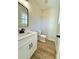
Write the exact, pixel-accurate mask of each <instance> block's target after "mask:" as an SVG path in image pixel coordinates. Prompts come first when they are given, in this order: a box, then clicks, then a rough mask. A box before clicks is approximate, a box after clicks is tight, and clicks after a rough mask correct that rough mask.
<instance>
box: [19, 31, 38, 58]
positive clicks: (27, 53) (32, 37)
mask: <svg viewBox="0 0 79 59" xmlns="http://www.w3.org/2000/svg"><path fill="white" fill-rule="evenodd" d="M36 49H37V33H36V32H33V33H30V34H27V35H24V37H21V39H20V38H19V40H18V59H30V58H31V56H32V55H33V53H34V52H35V51H36Z"/></svg>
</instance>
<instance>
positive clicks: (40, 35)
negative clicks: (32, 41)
mask: <svg viewBox="0 0 79 59" xmlns="http://www.w3.org/2000/svg"><path fill="white" fill-rule="evenodd" d="M38 36H39V41H41V42H46V37H47V36H46V35H45V34H42V33H41V32H39V33H38Z"/></svg>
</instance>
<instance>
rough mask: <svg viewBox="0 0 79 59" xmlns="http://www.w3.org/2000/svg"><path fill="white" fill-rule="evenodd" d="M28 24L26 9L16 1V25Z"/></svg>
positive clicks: (23, 25) (24, 25)
mask: <svg viewBox="0 0 79 59" xmlns="http://www.w3.org/2000/svg"><path fill="white" fill-rule="evenodd" d="M28 25H29V13H28V9H27V8H26V7H25V6H23V5H22V4H21V3H20V2H18V27H27V26H28Z"/></svg>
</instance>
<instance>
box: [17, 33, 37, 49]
mask: <svg viewBox="0 0 79 59" xmlns="http://www.w3.org/2000/svg"><path fill="white" fill-rule="evenodd" d="M35 40H37V35H36V34H33V35H31V36H29V37H25V38H23V39H21V40H19V41H18V48H21V47H22V46H23V45H25V44H29V43H30V41H35Z"/></svg>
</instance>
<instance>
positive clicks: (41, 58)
mask: <svg viewBox="0 0 79 59" xmlns="http://www.w3.org/2000/svg"><path fill="white" fill-rule="evenodd" d="M31 59H56V49H55V43H54V42H52V41H48V40H46V42H45V43H44V42H40V41H38V47H37V50H36V52H35V53H34V54H33V56H32V57H31Z"/></svg>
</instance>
